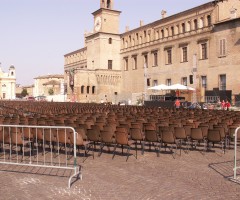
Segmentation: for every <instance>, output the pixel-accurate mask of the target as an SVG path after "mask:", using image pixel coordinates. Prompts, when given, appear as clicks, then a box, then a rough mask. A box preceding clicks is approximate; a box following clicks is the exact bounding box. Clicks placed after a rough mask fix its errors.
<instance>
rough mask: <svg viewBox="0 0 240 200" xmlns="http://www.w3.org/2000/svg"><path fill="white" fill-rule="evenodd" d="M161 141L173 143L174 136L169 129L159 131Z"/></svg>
mask: <svg viewBox="0 0 240 200" xmlns="http://www.w3.org/2000/svg"><path fill="white" fill-rule="evenodd" d="M161 141H162V143H166V144H174V143H175V136H174V134H173V132H171V131H162V133H161Z"/></svg>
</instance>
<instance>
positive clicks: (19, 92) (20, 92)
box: [16, 84, 34, 98]
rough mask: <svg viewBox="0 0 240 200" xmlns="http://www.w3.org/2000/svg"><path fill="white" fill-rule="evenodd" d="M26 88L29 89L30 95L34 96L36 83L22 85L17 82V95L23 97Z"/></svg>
mask: <svg viewBox="0 0 240 200" xmlns="http://www.w3.org/2000/svg"><path fill="white" fill-rule="evenodd" d="M24 89H25V90H26V91H27V95H28V96H33V90H34V85H24V86H21V85H19V84H17V85H16V97H17V98H22V91H23V90H24Z"/></svg>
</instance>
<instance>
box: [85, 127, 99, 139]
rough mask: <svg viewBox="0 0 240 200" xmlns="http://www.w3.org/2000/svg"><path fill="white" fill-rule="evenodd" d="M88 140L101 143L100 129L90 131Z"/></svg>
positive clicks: (88, 131)
mask: <svg viewBox="0 0 240 200" xmlns="http://www.w3.org/2000/svg"><path fill="white" fill-rule="evenodd" d="M87 138H88V140H90V141H94V142H99V141H100V129H99V130H98V129H88V130H87Z"/></svg>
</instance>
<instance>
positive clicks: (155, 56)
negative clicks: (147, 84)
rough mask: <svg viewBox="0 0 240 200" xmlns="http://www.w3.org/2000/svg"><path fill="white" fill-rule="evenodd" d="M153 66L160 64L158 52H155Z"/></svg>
mask: <svg viewBox="0 0 240 200" xmlns="http://www.w3.org/2000/svg"><path fill="white" fill-rule="evenodd" d="M153 66H158V52H157V51H155V52H153Z"/></svg>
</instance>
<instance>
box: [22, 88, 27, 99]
mask: <svg viewBox="0 0 240 200" xmlns="http://www.w3.org/2000/svg"><path fill="white" fill-rule="evenodd" d="M21 95H22V97H25V96H27V95H28V92H27V89H26V88H23V90H22V92H21Z"/></svg>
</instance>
